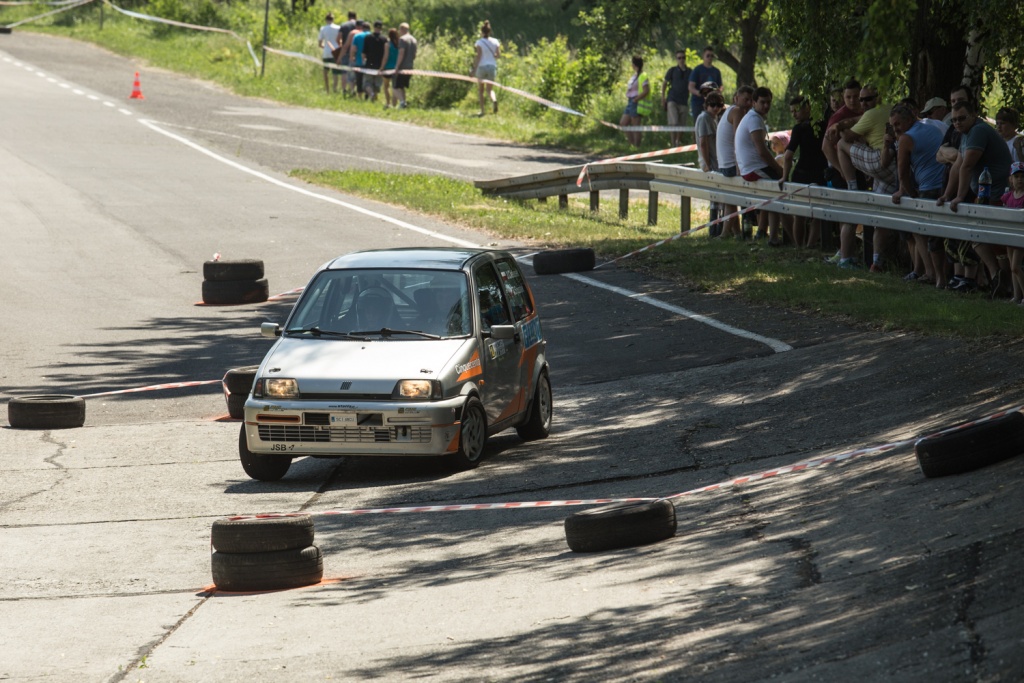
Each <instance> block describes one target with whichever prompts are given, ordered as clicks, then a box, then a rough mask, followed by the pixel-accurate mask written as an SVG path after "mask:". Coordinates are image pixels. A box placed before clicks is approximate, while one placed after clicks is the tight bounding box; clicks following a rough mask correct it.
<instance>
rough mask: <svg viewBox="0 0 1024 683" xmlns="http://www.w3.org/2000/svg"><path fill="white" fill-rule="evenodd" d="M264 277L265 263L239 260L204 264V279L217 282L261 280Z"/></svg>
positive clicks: (253, 260) (254, 260)
mask: <svg viewBox="0 0 1024 683" xmlns="http://www.w3.org/2000/svg"><path fill="white" fill-rule="evenodd" d="M262 277H263V261H260V260H258V259H238V260H234V261H206V262H205V263H203V279H204V280H211V281H215V282H230V281H231V280H259V279H260V278H262Z"/></svg>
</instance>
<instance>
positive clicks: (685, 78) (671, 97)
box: [661, 50, 690, 147]
mask: <svg viewBox="0 0 1024 683" xmlns="http://www.w3.org/2000/svg"><path fill="white" fill-rule="evenodd" d="M689 83H690V68H689V67H688V66H686V52H685V51H684V50H676V65H675V66H673V67H672V68H670V69H669V70H668V72H667V73H666V74H665V80H664V81H663V82H662V84H661V108H662V109H664V110H665V112H666V113H667V114H668V125H670V126H685V125H686V100H687V98H688V97H689V96H690V91H689V90H688V88H689ZM666 90H668V98H666V97H665V91H666ZM669 136H670V137H671V139H672V146H673V147H678V146H679V145H681V144H683V132H682V131H677V130H674V131H672V132H671V133H669Z"/></svg>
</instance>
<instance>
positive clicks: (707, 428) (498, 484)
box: [0, 33, 1024, 682]
mask: <svg viewBox="0 0 1024 683" xmlns="http://www.w3.org/2000/svg"><path fill="white" fill-rule="evenodd" d="M74 47H75V50H76V58H75V59H73V60H69V59H67V57H66V55H67V43H66V42H65V41H62V40H61V39H56V38H47V37H39V36H32V35H28V34H23V33H15V34H13V35H7V36H0V92H2V93H3V97H0V131H2V132H0V168H2V169H4V174H3V182H0V240H2V244H3V245H4V246H3V249H2V251H0V273H3V283H4V284H3V290H2V291H3V296H2V297H0V312H2V319H3V320H4V322H5V323H6V324H5V339H4V343H3V344H2V345H0V398H9V397H11V396H17V395H23V394H37V393H53V392H57V393H71V394H79V395H82V394H88V393H93V392H102V391H109V390H118V389H127V388H133V387H140V386H148V385H154V384H161V383H165V382H176V381H188V380H207V379H215V378H218V377H219V376H221V375H222V374H223V372H224V371H225V370H226V369H227V368H231V367H237V366H240V365H248V364H251V363H254V362H256V361H258V360H259V358H260V356H261V354H262V353H263V351H264V350H265V349H266V347H267V341H266V340H264V339H262V338H260V337H259V336H258V334H257V333H256V329H257V327H258V325H259V323H260V322H261V321H263V320H268V319H269V320H282V319H283V317H284V315H285V314H286V312H287V307H288V305H289V302H290V300H289V299H286V300H284V301H283V302H281V303H276V304H268V305H262V306H249V307H232V308H222V307H201V306H196V305H195V302H196V301H197V300H198V299H199V297H200V282H201V279H202V274H201V266H202V262H203V261H204V260H206V259H208V258H210V256H211V255H212V254H213V253H214V252H219V253H221V254H223V255H224V257H225V258H261V259H263V260H264V261H265V263H266V268H267V273H268V279H269V280H270V283H271V289H272V291H274V292H287V291H289V290H291V289H293V288H295V287H299V286H301V285H303V284H304V283H305V280H306V279H307V278H308V277H309V275H310V274H311V273H312V271H313V269H315V268H316V266H318V265H319V264H320V263H322V262H324V261H326V260H327V259H328V258H330V257H332V256H335V255H337V254H339V253H344V252H347V251H351V250H354V249H359V248H367V247H383V246H399V245H414V244H422V245H434V244H436V245H443V244H450V243H452V241H453V240H456V241H458V242H459V243H472V244H481V245H487V244H492V243H496V244H497V245H498V246H502V247H508V248H512V249H516V250H522V251H523V252H524V253H526V252H528V251H529V250H530V249H529V245H518V244H511V243H508V242H505V241H502V240H495V238H493V237H492V236H489V235H485V234H478V233H473V232H469V231H464V230H459V229H456V228H453V227H451V226H447V225H443V224H439V223H437V222H434V221H430V220H427V219H425V218H423V217H421V216H415V215H409V214H406V213H404V212H402V211H398V210H396V209H393V208H390V207H387V206H383V205H378V204H375V203H373V202H367V201H364V200H360V199H355V198H352V197H346V196H343V195H340V194H337V193H333V192H329V191H324V190H319V189H316V188H309V187H307V186H303V185H301V184H299V183H296V182H293V181H291V180H289V179H288V178H287V177H286V175H285V174H286V173H287V171H288V170H290V169H292V168H295V167H312V168H317V167H348V166H361V167H379V168H385V167H390V166H389V164H393V163H395V160H396V159H398V160H400V162H399V163H403V164H406V165H407V166H415V167H417V168H429V169H431V171H432V172H438V173H446V174H450V175H454V176H456V177H470V178H489V177H499V176H502V175H511V174H518V173H525V172H529V171H530V170H534V169H538V170H539V169H543V168H550V167H551V165H552V164H554V165H561V164H569V163H578V161H579V160H578V159H577V158H574V157H572V156H571V155H563V154H558V153H551V152H547V151H542V152H538V151H537V150H531V149H523V148H515V147H513V146H510V145H505V144H502V143H496V142H493V141H488V140H483V139H480V138H473V137H469V136H460V135H452V134H449V133H442V132H437V131H427V130H420V129H416V128H413V127H410V126H404V125H396V124H393V123H382V122H378V121H372V120H367V119H362V118H358V117H350V116H342V115H339V114H337V113H331V112H317V111H308V110H300V109H294V108H289V107H281V106H278V105H274V104H271V103H267V102H262V101H260V102H257V101H251V100H245V99H242V98H238V97H235V96H232V95H230V94H228V93H224V92H222V91H220V90H219V89H217V88H214V87H211V86H209V85H207V84H201V83H196V82H194V81H191V80H189V79H185V78H181V77H178V76H175V75H173V74H167V73H163V72H159V71H155V70H150V69H147V68H146V67H145V66H144V65H136V64H132V63H131V62H130V61H129V60H126V59H124V58H121V57H117V56H113V55H110V54H107V53H104V52H102V51H99V50H96V49H94V48H91V47H89V46H84V45H78V44H75V45H74ZM135 70H139V71H140V72H141V74H142V83H143V90H144V92H145V95H146V99H145V100H142V101H135V100H132V101H129V100H128V99H127V94H128V93H129V92H130V86H131V83H130V77H131V74H132V73H133V72H134V71H135ZM314 76H316V75H315V74H314V75H313V76H311V87H315V85H316V83H317V80H316V78H314ZM108 103H109V104H108ZM352 137H358V138H359V139H361V140H367V139H369V140H373V143H374V144H372V145H368V146H366V147H364V148H363V149H364V150H365V149H372V154H370V153H367V154H366V155H352V156H343V155H342V154H340V153H339V150H346V149H351V146H350V145H348V146H346V144H345V140H347V139H351V138H352ZM346 154H347V152H346ZM356 156H359V157H360V158H355V157H356ZM396 168H401V167H396ZM531 285H532V286H533V288H534V291H535V293H536V295H537V298H538V300H539V301H540V305H541V313H542V316H543V321H544V330H545V334H546V336H547V337H548V338H549V349H550V358H551V362H552V369H553V372H552V383H553V386H554V392H555V417H556V424H555V429H554V432H553V434H552V436H551V437H550V438H549V439H547V440H545V441H543V442H537V443H532V444H524V443H523V442H521V441H520V440H519V439H518V438H517V437H516V436H515V434H514V433H513V432H507V433H504V434H501V435H498V436H496V437H494V438H492V440H491V442H490V445H489V448H488V451H487V459H486V461H485V462H484V463H483V465H482V466H481V467H480V468H478V469H476V470H473V471H470V472H463V473H457V474H455V473H451V472H449V471H447V470H445V469H444V468H443V467H441V466H439V465H437V464H435V463H432V462H425V461H416V460H409V459H378V460H370V459H362V460H361V459H351V458H350V459H346V460H341V461H328V460H304V461H299V462H296V463H295V464H294V465H293V466H292V469H291V470H290V471H289V474H288V476H287V477H286V478H285V479H284V480H282V481H281V482H277V483H273V484H267V483H258V482H253V481H251V480H249V479H248V478H247V477H245V475H244V473H243V472H242V471H241V468H240V466H239V464H238V461H237V452H236V448H235V441H236V438H237V432H238V423H237V422H234V421H230V420H228V419H226V416H225V415H224V413H225V407H224V402H223V398H222V397H221V395H220V394H219V393H218V389H217V388H216V387H215V386H206V387H195V388H192V389H180V390H163V391H153V392H147V393H141V394H128V395H120V396H116V397H106V398H97V399H89V400H88V402H87V406H88V408H87V417H86V426H85V427H83V428H81V429H72V430H48V431H28V430H15V429H11V428H9V427H6V426H4V427H3V428H2V429H0V472H2V475H0V481H2V482H3V486H2V487H0V548H2V549H3V550H2V552H0V577H3V578H2V579H0V680H8V679H10V680H58V681H83V680H87V681H122V680H130V681H135V680H145V681H182V680H189V681H193V680H194V681H249V680H275V681H290V680H307V679H320V680H365V679H370V678H374V679H381V680H408V679H412V678H422V679H427V680H438V681H479V680H517V681H519V680H526V681H541V680H581V681H582V680H638V681H649V680H701V681H730V682H733V681H735V682H739V681H750V680H767V679H772V680H781V681H812V680H823V679H828V680H871V681H893V682H895V681H929V682H931V681H1017V680H1021V679H1022V678H1024V627H1022V626H1021V615H1022V608H1024V588H1022V585H1024V582H1022V581H1021V579H1022V577H1024V571H1022V569H1021V567H1022V566H1024V544H1022V541H1024V530H1022V529H1024V525H1022V523H1021V519H1022V514H1021V512H1022V503H1021V497H1020V495H1019V493H1018V489H1019V488H1020V486H1019V482H1020V481H1021V477H1022V474H1024V458H1017V459H1012V460H1009V461H1007V462H1004V463H1001V464H998V465H995V466H992V467H989V468H985V469H982V470H978V471H976V472H972V473H969V474H964V475H958V476H954V477H946V478H942V479H925V478H924V477H923V476H922V475H921V473H920V472H919V471H918V469H917V467H916V463H915V460H914V456H913V452H912V449H911V448H910V446H909V445H907V441H908V440H910V439H913V438H914V437H916V436H919V435H922V434H926V433H929V432H931V431H934V430H935V429H937V428H940V427H944V426H947V425H949V424H952V423H955V422H957V421H960V420H967V419H972V418H976V417H979V416H982V415H986V414H991V413H993V412H995V411H997V410H1001V409H1004V408H1007V407H1011V406H1015V405H1019V404H1021V403H1024V401H1022V400H1021V399H1022V398H1024V383H1022V382H1021V377H1020V372H1019V370H1018V368H1020V367H1021V360H1022V359H1021V357H1020V352H1019V350H1018V349H1017V348H1016V345H1013V344H993V345H990V346H987V347H967V346H965V345H963V344H960V343H956V342H952V341H948V340H941V339H926V338H918V337H911V336H904V335H894V334H887V333H875V332H871V331H864V330H857V329H852V328H849V327H846V326H843V325H842V324H839V323H836V322H834V321H824V320H821V319H818V318H815V317H813V316H806V315H801V314H796V313H789V312H780V311H777V310H774V309H771V308H762V307H752V306H748V305H745V304H744V303H742V302H740V301H736V300H733V299H730V298H729V297H721V296H718V297H713V296H707V295H703V294H699V293H693V292H687V291H685V290H682V289H680V288H678V287H674V286H671V285H669V284H667V283H664V282H658V281H651V280H649V279H646V278H644V277H642V276H640V275H638V274H635V273H631V272H629V271H625V270H615V269H610V270H601V271H597V272H595V273H592V274H586V276H585V277H582V278H567V277H532V278H531ZM609 286H613V287H617V288H620V289H619V290H617V291H613V290H611V289H609V288H608V287H609ZM622 290H628V292H632V294H631V295H624V294H623V292H622ZM652 300H654V301H655V302H656V303H659V304H660V306H652V305H649V304H650V303H651V301H652ZM700 316H705V317H706V318H709V319H714V320H715V321H717V322H718V323H721V324H723V325H728V326H731V331H725V330H723V329H722V328H721V327H713V326H710V325H707V324H705V323H704V322H701V318H700ZM0 424H4V425H6V423H2V422H0ZM896 442H900V443H903V444H904V445H902V446H901V447H899V448H895V449H892V450H887V451H884V452H871V453H869V454H866V455H862V456H859V457H855V458H851V459H848V460H846V461H844V462H843V463H842V464H834V465H831V466H821V467H812V468H809V469H807V470H805V471H802V472H799V473H791V474H784V475H779V476H775V477H768V478H764V479H758V480H757V481H753V482H751V483H747V484H744V485H742V486H733V487H724V488H722V489H719V490H715V491H709V492H704V493H697V494H694V495H692V496H686V497H682V498H679V499H677V511H678V514H679V532H678V534H677V535H676V537H675V538H673V539H671V540H668V541H665V542H662V543H658V544H655V545H651V546H646V547H642V548H634V549H628V550H622V551H615V552H607V553H598V554H593V555H577V554H573V553H571V552H569V550H568V548H567V547H566V545H565V541H564V536H563V532H562V522H563V520H564V518H565V516H566V515H567V514H569V513H570V512H571V511H572V508H547V509H528V510H502V511H486V512H458V513H456V512H450V513H434V514H422V515H390V516H388V515H367V516H359V517H353V516H323V515H317V516H316V520H317V531H316V533H317V536H316V542H317V544H318V545H319V546H320V547H321V549H322V550H323V552H324V562H325V577H326V580H325V582H324V583H323V584H322V585H319V586H314V587H309V588H305V589H299V590H293V591H282V592H275V593H265V594H247V595H238V594H224V593H215V592H210V591H209V590H208V588H209V586H210V584H211V578H210V566H209V533H210V525H211V523H212V522H213V521H214V520H215V519H217V518H219V517H222V516H224V515H228V514H233V513H243V514H244V513H255V512H270V511H297V510H304V511H309V512H313V513H319V512H324V511H327V510H337V509H353V508H368V507H378V506H400V505H420V504H433V503H460V502H502V501H535V500H563V499H574V498H594V497H620V496H662V495H670V494H673V493H680V492H684V491H689V490H692V489H696V488H698V487H702V486H706V485H710V484H714V483H717V482H724V481H731V480H733V479H734V478H736V477H740V476H743V475H753V474H756V473H759V472H765V471H772V470H775V469H777V468H780V467H784V466H786V465H790V464H793V463H798V462H802V461H807V460H811V459H815V458H821V457H824V456H830V455H832V456H834V455H839V454H845V453H849V452H850V451H852V450H853V449H857V448H861V447H867V446H876V445H882V444H888V443H896Z"/></svg>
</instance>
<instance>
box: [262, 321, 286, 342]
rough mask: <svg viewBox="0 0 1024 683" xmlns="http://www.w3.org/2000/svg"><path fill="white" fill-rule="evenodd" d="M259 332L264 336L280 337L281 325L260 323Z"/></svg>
mask: <svg viewBox="0 0 1024 683" xmlns="http://www.w3.org/2000/svg"><path fill="white" fill-rule="evenodd" d="M260 334H261V335H262V336H264V337H271V338H273V337H280V336H281V326H280V325H278V324H277V323H261V324H260Z"/></svg>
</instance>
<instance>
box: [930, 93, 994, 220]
mask: <svg viewBox="0 0 1024 683" xmlns="http://www.w3.org/2000/svg"><path fill="white" fill-rule="evenodd" d="M951 121H952V122H953V125H954V126H955V127H956V129H957V131H958V132H959V133H960V149H959V151H958V153H957V157H956V161H954V162H953V167H952V168H951V169H950V170H949V182H947V183H946V191H945V192H944V193H943V194H942V196H941V197H939V198H938V200H937V201H936V204H938V205H939V206H942V205H943V204H944V203H945V202H949V208H950V210H951V211H954V212H955V211H956V208H957V206H958V205H959V204H960V203H961V202H964V201H971V200H972V199H973V197H975V196H977V192H978V176H980V175H981V172H982V170H983V169H984V168H986V167H987V168H988V170H989V173H990V174H991V175H992V195H991V196H992V197H1002V196H1003V193H1004V192H1006V181H1007V178H1008V177H1009V175H1010V163H1011V162H1012V158H1011V157H1010V150H1009V148H1008V147H1007V146H1006V142H1005V141H1004V140H1003V138H1002V136H1001V135H1000V134H999V133H998V132H997V131H996V129H995V128H993V127H992V126H991V125H989V123H988V122H987V121H985V120H984V119H982V118H981V117H979V116H978V112H977V111H976V109H975V107H974V104H972V103H971V102H957V103H956V104H954V105H953V118H952V119H951ZM997 201H998V200H997Z"/></svg>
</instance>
